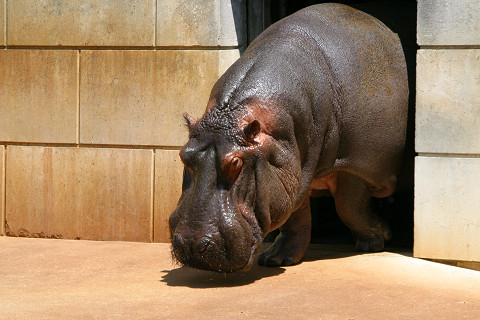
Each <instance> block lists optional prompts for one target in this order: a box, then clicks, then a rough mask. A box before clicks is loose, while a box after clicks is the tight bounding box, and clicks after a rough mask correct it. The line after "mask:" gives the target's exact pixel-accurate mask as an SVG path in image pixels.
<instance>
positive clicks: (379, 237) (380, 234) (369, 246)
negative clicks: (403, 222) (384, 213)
mask: <svg viewBox="0 0 480 320" xmlns="http://www.w3.org/2000/svg"><path fill="white" fill-rule="evenodd" d="M377 219H379V218H377ZM376 229H377V230H376V234H375V235H374V236H370V237H369V238H362V237H359V236H357V237H356V239H357V251H360V252H378V251H382V250H383V248H384V247H385V240H390V239H391V237H392V233H391V231H390V227H389V226H388V224H387V223H385V222H383V221H382V220H380V219H379V223H378V227H377V228H376Z"/></svg>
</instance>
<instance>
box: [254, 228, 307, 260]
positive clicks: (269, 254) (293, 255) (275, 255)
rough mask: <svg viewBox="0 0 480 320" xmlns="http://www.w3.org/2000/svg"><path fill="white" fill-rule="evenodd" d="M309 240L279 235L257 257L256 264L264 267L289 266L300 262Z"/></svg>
mask: <svg viewBox="0 0 480 320" xmlns="http://www.w3.org/2000/svg"><path fill="white" fill-rule="evenodd" d="M309 242H310V239H309V238H307V241H306V243H305V240H304V239H301V237H298V236H297V237H295V236H292V235H290V236H289V235H286V234H283V233H280V234H279V235H278V237H277V239H276V240H275V242H274V243H273V245H272V246H271V247H270V248H268V250H267V251H265V252H263V253H261V254H260V255H259V256H258V264H259V265H262V266H266V267H278V266H291V265H294V264H297V263H299V262H300V260H301V259H302V258H303V255H304V254H305V251H306V248H307V246H308V243H309Z"/></svg>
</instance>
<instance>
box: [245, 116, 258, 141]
mask: <svg viewBox="0 0 480 320" xmlns="http://www.w3.org/2000/svg"><path fill="white" fill-rule="evenodd" d="M259 133H260V122H258V120H253V121H252V122H250V123H249V124H248V125H247V126H246V127H245V128H244V129H243V134H244V135H245V138H246V139H247V141H248V142H252V143H253V142H254V140H255V138H256V137H257V135H258V134H259Z"/></svg>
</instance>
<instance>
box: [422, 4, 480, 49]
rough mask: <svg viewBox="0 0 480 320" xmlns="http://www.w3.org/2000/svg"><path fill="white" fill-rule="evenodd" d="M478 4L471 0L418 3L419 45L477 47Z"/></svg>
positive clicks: (479, 35)
mask: <svg viewBox="0 0 480 320" xmlns="http://www.w3.org/2000/svg"><path fill="white" fill-rule="evenodd" d="M479 15H480V3H479V2H478V1H471V0H456V1H451V0H419V1H418V19H417V42H418V44H419V45H421V46H422V45H480V20H479V19H478V17H479Z"/></svg>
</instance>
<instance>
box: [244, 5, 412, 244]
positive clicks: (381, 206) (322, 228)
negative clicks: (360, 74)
mask: <svg viewBox="0 0 480 320" xmlns="http://www.w3.org/2000/svg"><path fill="white" fill-rule="evenodd" d="M326 2H338V3H343V4H346V5H349V6H351V7H354V8H356V9H359V10H362V11H364V12H366V13H368V14H370V15H372V16H374V17H376V18H377V19H379V20H380V21H382V22H383V23H384V24H385V25H386V26H388V27H389V28H390V29H391V30H392V31H393V32H395V33H397V34H398V36H399V37H400V40H401V42H402V46H403V49H404V53H405V59H406V62H407V69H408V78H409V88H410V103H409V117H408V118H409V120H408V122H409V123H408V129H407V145H406V152H407V157H408V159H409V160H410V161H409V165H408V166H409V168H408V170H406V173H405V174H406V175H408V178H407V179H406V180H408V181H410V183H409V187H408V188H407V189H406V190H403V191H402V192H401V193H396V194H394V195H393V196H391V197H388V198H385V199H375V198H374V199H372V208H373V210H374V211H376V212H377V213H378V214H380V215H381V216H382V217H384V219H385V220H387V222H389V224H390V227H391V228H392V233H393V238H392V240H390V241H388V242H387V243H386V246H387V247H398V248H412V247H413V160H414V155H415V152H414V131H415V130H414V122H415V120H414V115H415V67H416V63H415V57H416V51H417V49H418V46H417V44H416V24H417V21H416V20H417V19H416V16H417V3H416V0H337V1H319V0H264V1H257V0H250V1H249V2H248V33H249V34H248V39H249V42H251V41H253V39H254V38H255V37H256V36H257V35H258V34H260V32H261V31H263V30H264V29H266V28H267V27H268V26H269V25H271V24H273V23H275V22H276V21H278V20H280V19H282V18H284V17H286V16H288V15H290V14H292V13H294V12H296V11H298V10H300V9H303V8H305V7H308V6H310V5H314V4H319V3H326ZM311 208H312V222H313V223H312V243H321V244H353V239H352V236H351V233H350V230H349V229H348V228H347V227H346V226H345V225H344V224H343V222H342V221H341V220H340V218H339V217H338V215H337V214H336V212H335V205H334V202H333V199H332V198H331V197H325V198H312V199H311ZM276 234H278V231H277V232H274V233H272V234H271V235H269V236H268V237H267V241H273V239H274V238H275V236H276Z"/></svg>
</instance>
